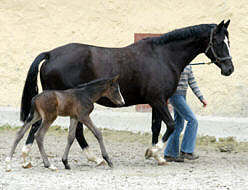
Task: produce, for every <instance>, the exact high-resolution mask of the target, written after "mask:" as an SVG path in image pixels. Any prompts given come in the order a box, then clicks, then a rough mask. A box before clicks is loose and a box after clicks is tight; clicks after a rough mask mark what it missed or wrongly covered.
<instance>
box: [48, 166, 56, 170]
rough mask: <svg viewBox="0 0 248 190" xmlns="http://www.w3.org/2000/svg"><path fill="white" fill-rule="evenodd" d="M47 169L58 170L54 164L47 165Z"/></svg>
mask: <svg viewBox="0 0 248 190" xmlns="http://www.w3.org/2000/svg"><path fill="white" fill-rule="evenodd" d="M48 169H49V170H51V171H58V168H56V167H55V166H54V165H51V166H49V168H48Z"/></svg>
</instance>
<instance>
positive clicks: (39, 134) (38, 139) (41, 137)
mask: <svg viewBox="0 0 248 190" xmlns="http://www.w3.org/2000/svg"><path fill="white" fill-rule="evenodd" d="M54 120H55V119H54ZM54 120H53V121H54ZM51 124H52V122H47V121H46V120H43V121H42V123H41V127H40V128H39V130H38V132H37V133H36V134H35V139H36V142H37V144H38V147H39V151H40V154H41V157H42V160H43V163H44V166H45V168H49V169H51V170H57V168H56V167H54V166H53V165H51V164H50V162H49V161H48V157H47V154H46V152H45V149H44V145H43V144H44V137H45V134H46V132H47V130H48V128H49V126H50V125H51Z"/></svg>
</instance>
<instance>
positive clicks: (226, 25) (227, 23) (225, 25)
mask: <svg viewBox="0 0 248 190" xmlns="http://www.w3.org/2000/svg"><path fill="white" fill-rule="evenodd" d="M229 24H230V19H229V20H228V21H227V22H226V23H225V24H224V27H225V28H226V29H227V27H228V26H229Z"/></svg>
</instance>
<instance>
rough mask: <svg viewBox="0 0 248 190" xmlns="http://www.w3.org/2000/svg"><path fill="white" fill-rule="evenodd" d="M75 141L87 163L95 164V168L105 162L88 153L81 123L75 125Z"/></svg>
mask: <svg viewBox="0 0 248 190" xmlns="http://www.w3.org/2000/svg"><path fill="white" fill-rule="evenodd" d="M76 139H77V141H78V144H79V145H80V147H81V148H82V150H83V153H84V154H85V156H86V158H87V160H88V161H91V162H95V163H96V164H97V166H99V165H104V164H105V161H104V160H103V159H102V158H99V157H97V156H96V155H94V154H93V153H92V152H91V151H90V149H89V145H88V143H87V141H86V139H85V137H84V128H83V124H82V123H81V122H78V124H77V129H76Z"/></svg>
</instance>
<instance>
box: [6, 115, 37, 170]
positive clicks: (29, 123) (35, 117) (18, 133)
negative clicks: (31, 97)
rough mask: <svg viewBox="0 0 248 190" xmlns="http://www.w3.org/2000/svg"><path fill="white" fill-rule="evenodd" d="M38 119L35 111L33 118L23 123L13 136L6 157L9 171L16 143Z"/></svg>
mask: <svg viewBox="0 0 248 190" xmlns="http://www.w3.org/2000/svg"><path fill="white" fill-rule="evenodd" d="M39 119H40V116H39V114H38V113H37V112H35V113H34V117H33V119H32V120H31V121H30V122H27V123H25V124H24V125H23V126H22V128H21V129H20V130H19V131H18V132H17V133H16V137H15V140H14V143H13V145H12V147H11V151H10V153H9V156H8V157H7V158H6V171H11V160H12V157H13V154H14V152H15V149H16V147H17V145H18V143H19V142H20V140H21V139H22V138H23V136H24V134H25V133H26V131H27V130H28V129H29V128H30V126H31V125H32V124H34V123H35V122H37V121H38V120H39Z"/></svg>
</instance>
